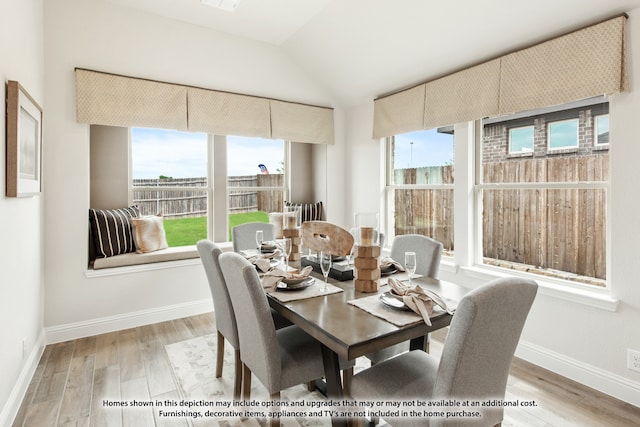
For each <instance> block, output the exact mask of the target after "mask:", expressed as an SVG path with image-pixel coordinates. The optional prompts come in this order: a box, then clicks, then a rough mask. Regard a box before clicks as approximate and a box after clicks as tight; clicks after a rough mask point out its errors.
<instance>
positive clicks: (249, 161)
mask: <svg viewBox="0 0 640 427" xmlns="http://www.w3.org/2000/svg"><path fill="white" fill-rule="evenodd" d="M287 149H288V148H287V144H286V143H285V141H283V140H270V139H262V138H245V137H239V136H228V137H227V186H228V198H229V202H228V203H229V240H231V229H232V228H233V227H234V226H236V225H239V224H243V223H246V222H254V221H259V222H269V213H270V212H282V209H283V205H284V197H285V194H286V189H287V187H286V185H285V183H286V180H285V163H286V162H285V159H286V151H287Z"/></svg>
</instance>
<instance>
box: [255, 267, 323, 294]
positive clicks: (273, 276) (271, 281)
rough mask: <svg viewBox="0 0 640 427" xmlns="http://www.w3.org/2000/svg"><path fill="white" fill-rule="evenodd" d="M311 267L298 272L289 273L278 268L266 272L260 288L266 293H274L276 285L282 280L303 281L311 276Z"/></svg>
mask: <svg viewBox="0 0 640 427" xmlns="http://www.w3.org/2000/svg"><path fill="white" fill-rule="evenodd" d="M312 270H313V267H311V266H310V265H308V266H306V267H305V268H303V269H302V270H300V271H289V272H286V271H284V270H282V269H279V268H274V269H273V270H270V271H268V272H267V273H266V274H265V275H264V277H263V278H262V287H263V288H264V290H265V291H266V292H272V291H274V290H275V289H276V288H277V286H278V283H280V282H281V281H282V279H294V280H296V279H304V278H306V277H308V276H309V274H311V271H312Z"/></svg>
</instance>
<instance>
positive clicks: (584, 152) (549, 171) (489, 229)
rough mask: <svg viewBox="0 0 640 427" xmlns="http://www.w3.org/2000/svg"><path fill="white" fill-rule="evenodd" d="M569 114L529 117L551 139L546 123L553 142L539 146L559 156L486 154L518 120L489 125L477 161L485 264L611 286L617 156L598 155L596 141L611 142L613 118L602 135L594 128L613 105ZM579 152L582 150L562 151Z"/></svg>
mask: <svg viewBox="0 0 640 427" xmlns="http://www.w3.org/2000/svg"><path fill="white" fill-rule="evenodd" d="M565 108H567V109H565V110H562V109H557V108H556V109H554V110H553V111H548V109H547V110H546V111H542V112H531V114H529V116H530V117H532V118H533V119H534V122H535V126H537V127H539V128H540V129H538V132H537V133H536V134H537V135H545V132H544V131H543V130H544V128H545V123H546V130H547V132H546V136H547V138H548V141H546V142H543V141H536V144H540V145H541V147H542V146H545V145H546V147H548V148H549V149H550V150H558V151H556V152H552V151H549V152H545V151H544V150H536V154H535V156H532V157H514V158H507V156H503V157H502V158H494V157H491V156H487V155H483V152H494V151H495V148H494V147H493V145H495V144H498V142H497V141H499V139H500V138H497V137H496V135H495V133H497V132H499V129H501V128H502V129H505V130H504V132H506V128H507V126H505V125H504V123H501V122H507V123H508V121H509V120H513V118H512V117H505V118H504V120H503V119H502V118H500V120H499V121H496V120H495V119H493V120H491V121H489V120H488V121H487V122H490V124H485V125H483V129H484V132H485V134H484V135H483V137H482V144H481V150H478V151H479V152H478V153H477V154H476V155H478V156H480V157H479V158H480V159H482V160H481V161H480V165H481V172H480V173H479V174H478V179H479V183H477V184H476V189H477V195H478V203H479V206H478V211H480V212H482V222H481V224H479V228H480V230H481V231H482V245H481V248H482V254H481V260H482V262H483V263H484V264H485V265H489V266H494V267H501V268H508V269H511V270H516V271H520V272H529V273H534V274H542V275H544V276H545V277H553V278H555V279H562V280H569V281H573V282H578V283H581V284H587V285H593V286H605V285H606V278H607V273H606V247H607V244H606V236H607V197H608V189H609V150H594V148H595V145H596V141H595V139H599V138H600V136H601V135H602V138H603V139H604V138H605V135H606V138H608V127H607V126H606V124H607V123H608V115H605V116H602V117H607V121H604V120H603V121H602V122H600V126H601V127H600V130H598V131H594V132H591V131H590V129H589V127H590V126H592V124H591V123H592V122H595V125H594V126H595V127H596V128H597V127H598V118H596V120H593V121H592V120H591V117H593V116H594V115H593V114H592V113H593V112H594V111H608V104H607V103H606V100H605V102H604V103H602V101H600V103H598V104H594V105H582V106H580V107H573V108H569V107H565ZM570 117H577V118H575V119H569V118H570ZM603 128H606V131H604V129H603ZM578 129H581V132H580V133H578ZM582 129H585V131H584V132H583V131H582ZM577 147H580V150H569V151H568V152H563V151H562V149H566V148H577ZM479 255H480V254H479Z"/></svg>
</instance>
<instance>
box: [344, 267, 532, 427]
mask: <svg viewBox="0 0 640 427" xmlns="http://www.w3.org/2000/svg"><path fill="white" fill-rule="evenodd" d="M537 290H538V285H537V284H536V282H534V281H532V280H527V279H520V278H503V279H497V280H494V281H491V282H489V283H487V284H485V285H483V286H481V287H479V288H477V289H474V290H473V291H471V292H469V293H468V294H467V295H465V296H464V298H462V300H461V301H460V303H459V304H458V308H457V309H456V312H455V314H454V316H453V320H452V322H451V326H450V328H449V334H448V336H447V338H446V341H445V343H444V347H443V350H442V355H441V356H440V359H437V358H435V357H434V356H432V355H430V354H428V353H425V352H424V351H421V350H414V351H410V352H408V353H405V354H402V355H400V356H398V357H395V358H393V359H389V360H386V361H384V362H381V363H379V364H377V365H374V366H372V367H371V368H369V369H366V370H364V371H362V372H360V373H358V374H356V375H354V377H353V378H352V382H351V390H350V396H351V397H352V398H353V399H355V400H360V401H363V400H388V399H389V398H393V399H397V400H412V399H421V400H440V399H459V400H463V399H469V400H482V401H484V400H487V399H499V400H504V397H505V391H506V387H507V378H508V376H509V368H510V366H511V361H512V359H513V354H514V352H515V349H516V346H517V345H518V341H519V340H520V335H521V333H522V328H523V327H524V324H525V321H526V319H527V315H528V313H529V310H530V308H531V305H532V304H533V301H534V299H535V296H536V293H537ZM476 409H480V408H476ZM503 415H504V411H503V408H502V407H491V408H482V425H483V426H493V425H496V424H499V423H501V422H502V418H503ZM386 421H389V422H390V423H391V424H392V425H393V426H394V427H395V426H425V425H429V426H456V425H460V423H461V419H460V418H450V419H446V418H432V419H419V418H414V419H411V418H403V419H395V420H394V419H389V420H386Z"/></svg>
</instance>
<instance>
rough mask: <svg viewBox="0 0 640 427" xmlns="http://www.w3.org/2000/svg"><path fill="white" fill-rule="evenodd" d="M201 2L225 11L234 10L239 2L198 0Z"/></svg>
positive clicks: (231, 0) (234, 0) (236, 0)
mask: <svg viewBox="0 0 640 427" xmlns="http://www.w3.org/2000/svg"><path fill="white" fill-rule="evenodd" d="M200 2H201V3H202V4H205V5H207V6H211V7H216V8H218V9H222V10H226V11H227V12H235V10H236V8H237V7H238V5H239V4H240V0H200Z"/></svg>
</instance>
